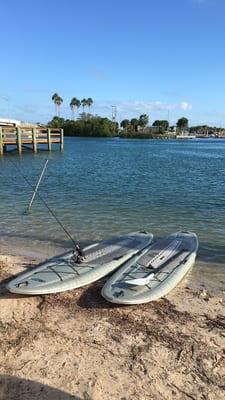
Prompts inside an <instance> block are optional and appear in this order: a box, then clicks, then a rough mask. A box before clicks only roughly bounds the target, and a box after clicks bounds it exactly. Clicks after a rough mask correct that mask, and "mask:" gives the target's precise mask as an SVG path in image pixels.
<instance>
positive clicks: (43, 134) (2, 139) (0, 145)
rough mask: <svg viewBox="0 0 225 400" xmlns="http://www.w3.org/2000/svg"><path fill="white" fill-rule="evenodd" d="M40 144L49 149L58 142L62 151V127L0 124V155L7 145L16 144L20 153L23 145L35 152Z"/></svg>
mask: <svg viewBox="0 0 225 400" xmlns="http://www.w3.org/2000/svg"><path fill="white" fill-rule="evenodd" d="M40 144H45V145H47V149H48V150H49V151H51V149H52V145H53V144H59V148H60V150H61V151H63V149H64V135H63V129H61V128H40V127H20V126H18V127H1V126H0V156H2V155H3V154H4V152H5V151H6V150H7V147H8V146H16V149H17V152H18V154H22V149H23V147H28V148H30V149H31V150H32V151H33V152H34V153H36V152H37V150H38V145H40Z"/></svg>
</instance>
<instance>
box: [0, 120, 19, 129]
mask: <svg viewBox="0 0 225 400" xmlns="http://www.w3.org/2000/svg"><path fill="white" fill-rule="evenodd" d="M21 124H22V122H21V121H18V120H17V119H8V118H0V126H6V127H7V126H20V125H21Z"/></svg>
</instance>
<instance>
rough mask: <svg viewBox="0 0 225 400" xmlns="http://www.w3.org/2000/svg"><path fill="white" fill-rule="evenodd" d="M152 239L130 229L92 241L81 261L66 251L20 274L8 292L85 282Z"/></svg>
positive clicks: (44, 290)
mask: <svg viewBox="0 0 225 400" xmlns="http://www.w3.org/2000/svg"><path fill="white" fill-rule="evenodd" d="M152 239H153V235H152V234H151V233H147V232H134V233H130V234H128V235H123V236H117V237H113V238H111V239H109V240H105V241H102V242H99V243H95V244H92V245H90V246H88V247H86V248H84V249H83V253H84V259H83V260H82V262H81V263H77V262H76V258H75V257H74V253H73V251H70V252H68V253H66V254H63V255H60V256H57V257H54V258H52V259H50V260H47V261H46V262H44V263H42V264H40V265H38V266H36V267H35V268H33V269H32V270H30V271H28V272H25V273H22V274H20V275H19V276H17V277H16V278H15V279H13V280H11V281H10V282H9V283H8V285H7V288H8V290H9V291H10V292H12V293H20V294H27V295H38V294H48V293H58V292H63V291H65V290H71V289H74V288H78V287H81V286H84V285H87V284H89V283H92V282H94V281H96V280H98V279H100V278H102V277H103V276H105V275H107V274H109V273H110V272H112V271H114V270H115V269H116V268H118V267H119V266H121V265H122V264H123V263H124V262H126V261H127V260H128V259H129V258H131V257H132V256H134V255H135V254H137V253H138V252H140V251H141V250H143V249H144V248H145V247H147V246H148V245H149V244H150V243H151V242H152Z"/></svg>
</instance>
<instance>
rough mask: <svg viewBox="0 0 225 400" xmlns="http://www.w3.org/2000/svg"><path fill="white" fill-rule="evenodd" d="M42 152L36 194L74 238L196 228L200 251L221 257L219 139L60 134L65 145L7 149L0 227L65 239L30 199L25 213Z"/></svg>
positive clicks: (222, 144) (223, 174)
mask: <svg viewBox="0 0 225 400" xmlns="http://www.w3.org/2000/svg"><path fill="white" fill-rule="evenodd" d="M46 157H48V158H49V165H48V168H47V172H46V174H45V176H44V179H43V181H42V184H41V187H40V194H41V195H42V196H43V197H44V198H45V199H46V200H47V202H48V204H49V205H50V207H51V208H52V209H53V210H54V211H55V213H56V214H57V216H58V217H59V218H60V220H61V221H62V222H63V224H64V225H65V226H66V228H67V229H68V230H69V231H70V232H71V234H72V235H73V236H74V238H76V239H78V240H79V241H81V242H87V241H93V240H96V239H99V238H104V237H109V236H111V235H112V234H117V233H125V232H130V231H135V230H139V229H142V230H143V229H144V230H148V231H151V232H153V233H154V234H155V235H156V236H162V235H165V234H169V233H171V232H174V231H176V230H179V229H183V230H192V231H194V232H196V233H197V234H198V236H199V240H200V254H201V255H202V256H203V257H205V258H207V257H208V258H209V259H211V260H213V261H215V262H222V261H223V260H224V256H225V243H224V237H225V211H224V208H225V184H224V182H225V140H222V139H221V140H220V139H217V140H193V141H175V140H174V141H172V140H171V141H168V140H167V141H160V140H157V141H154V140H132V139H131V140H129V139H117V138H113V139H97V138H96V139H89V138H88V139H86V138H65V151H64V153H60V152H59V151H58V150H57V151H53V152H52V153H51V154H49V153H47V152H46V151H39V152H38V153H37V154H36V155H34V154H33V153H32V152H26V153H24V154H23V156H22V157H18V156H17V155H16V153H8V154H7V155H5V156H4V157H2V158H1V159H0V233H1V234H7V235H11V236H15V237H16V236H18V237H20V238H24V239H26V238H29V239H34V240H35V239H42V240H47V241H50V242H57V243H61V244H63V245H69V241H68V239H67V237H66V236H65V234H64V232H63V231H62V230H61V229H60V227H59V226H58V225H57V223H56V222H55V221H54V219H52V217H51V216H50V215H49V213H48V211H47V210H46V208H45V206H44V205H43V204H42V203H41V202H40V201H39V200H38V199H37V198H36V200H35V202H34V204H33V208H32V213H31V214H30V215H29V216H27V215H24V211H25V209H26V206H27V205H28V202H29V199H30V196H31V192H32V191H31V189H30V187H28V186H27V184H26V182H25V181H24V179H23V177H22V176H21V173H20V170H19V169H21V171H22V173H23V174H25V175H26V176H27V178H28V179H29V180H30V181H31V182H32V184H34V183H35V182H36V180H37V177H38V175H39V173H40V171H41V168H42V166H43V164H44V161H45V159H46Z"/></svg>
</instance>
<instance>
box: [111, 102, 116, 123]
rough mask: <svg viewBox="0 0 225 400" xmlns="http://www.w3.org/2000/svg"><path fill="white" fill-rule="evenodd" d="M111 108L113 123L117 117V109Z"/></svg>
mask: <svg viewBox="0 0 225 400" xmlns="http://www.w3.org/2000/svg"><path fill="white" fill-rule="evenodd" d="M111 107H112V121H113V122H115V120H116V115H117V107H116V106H111Z"/></svg>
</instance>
